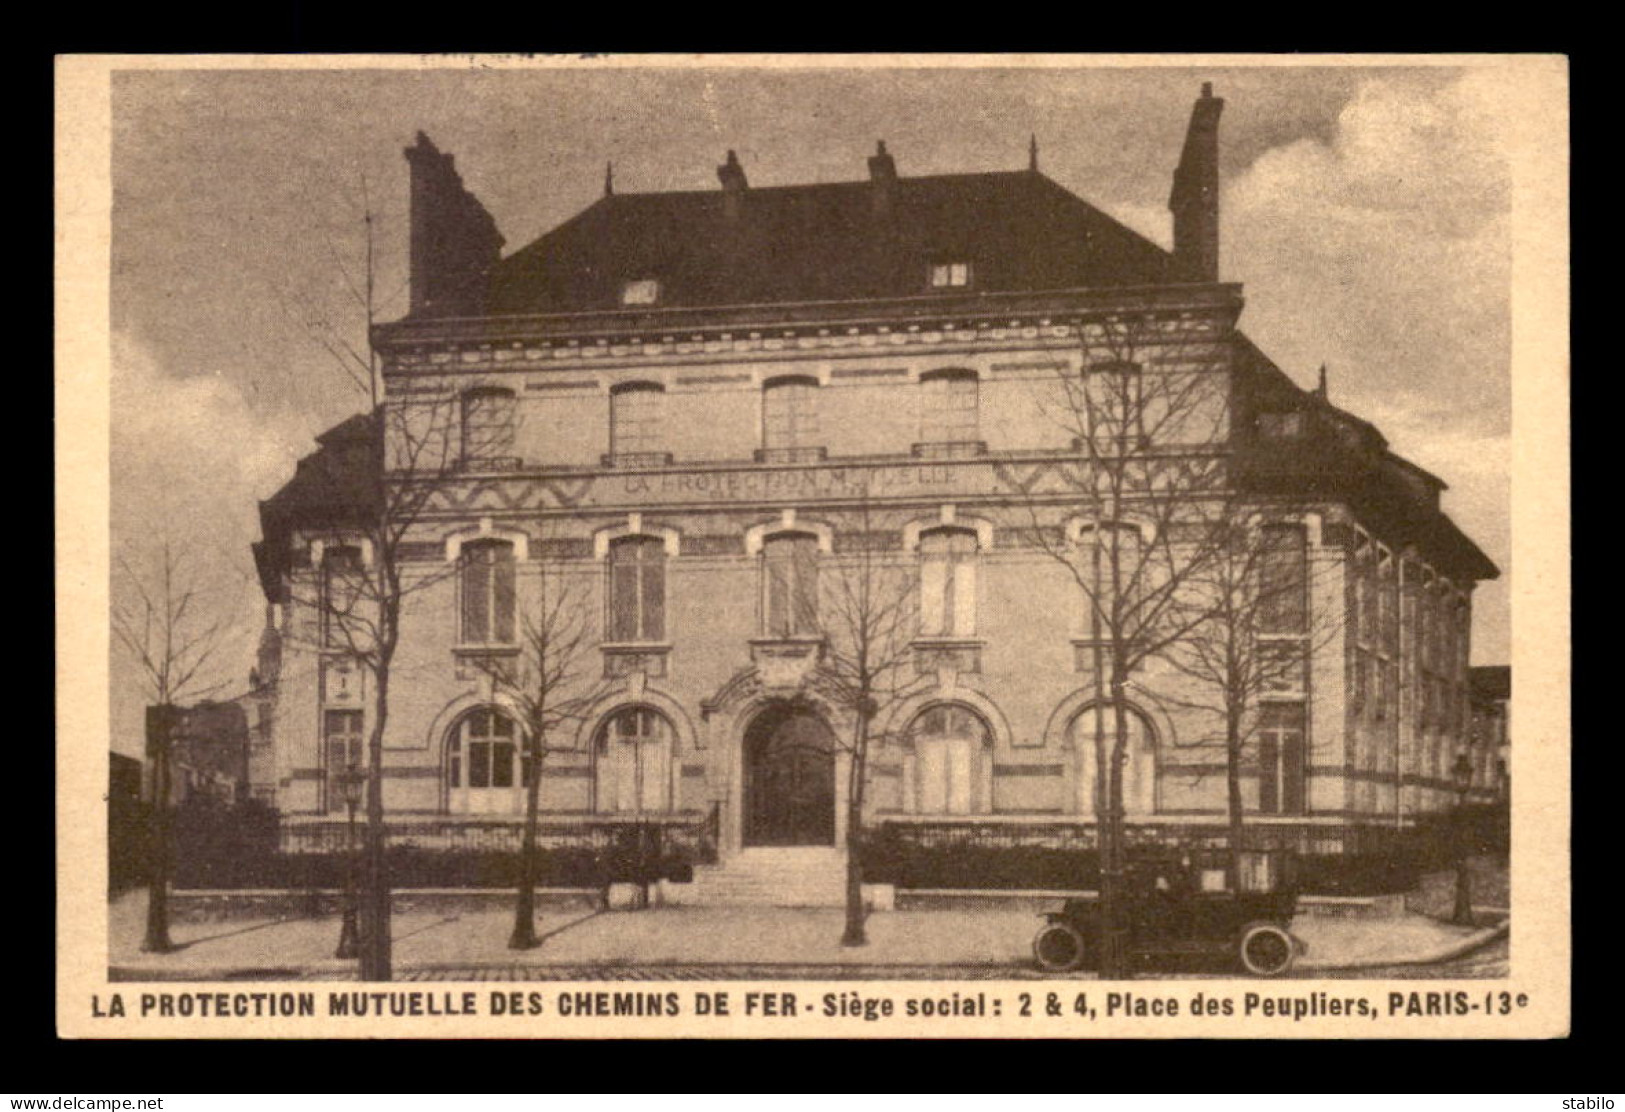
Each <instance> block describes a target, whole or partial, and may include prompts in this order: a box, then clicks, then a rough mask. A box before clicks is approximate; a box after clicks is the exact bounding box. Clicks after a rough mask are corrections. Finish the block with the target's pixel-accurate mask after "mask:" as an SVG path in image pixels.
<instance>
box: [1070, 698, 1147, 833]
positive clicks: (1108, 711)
mask: <svg viewBox="0 0 1625 1112" xmlns="http://www.w3.org/2000/svg"><path fill="white" fill-rule="evenodd" d="M1126 710H1127V713H1126V715H1125V721H1124V725H1125V727H1126V728H1127V733H1128V739H1127V741H1128V744H1127V746H1126V747H1125V752H1124V757H1125V760H1124V762H1123V813H1124V814H1126V815H1149V814H1153V813H1155V812H1156V809H1157V804H1156V799H1157V758H1156V747H1155V745H1154V744H1153V735H1152V731H1151V724H1150V723H1149V722H1148V721H1146V718H1145V715H1143V714H1141V713H1140V712H1139V711H1138V710H1135V709H1134V708H1132V707H1129V708H1126ZM1067 736H1068V741H1069V742H1070V743H1071V745H1072V747H1073V749H1074V750H1075V751H1076V752H1077V754H1078V767H1079V769H1080V771H1081V775H1080V776H1079V777H1078V810H1079V811H1080V812H1081V813H1083V814H1086V815H1091V816H1097V817H1098V816H1100V815H1102V814H1104V813H1105V809H1106V802H1107V801H1106V798H1105V795H1106V789H1107V781H1106V777H1104V776H1101V775H1099V770H1100V768H1102V767H1104V766H1103V765H1102V764H1101V762H1100V757H1102V756H1103V757H1104V759H1105V761H1107V762H1109V761H1110V760H1111V757H1112V753H1113V751H1114V750H1115V748H1116V745H1117V715H1116V713H1115V712H1114V711H1113V710H1112V706H1111V704H1110V703H1094V704H1091V705H1090V706H1087V707H1084V708H1083V709H1082V710H1081V711H1079V712H1078V713H1077V715H1076V716H1075V717H1074V718H1073V719H1072V721H1071V723H1070V724H1069V725H1068V727H1067Z"/></svg>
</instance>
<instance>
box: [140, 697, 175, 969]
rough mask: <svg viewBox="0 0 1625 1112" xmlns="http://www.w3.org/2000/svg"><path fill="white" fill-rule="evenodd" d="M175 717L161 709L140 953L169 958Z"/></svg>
mask: <svg viewBox="0 0 1625 1112" xmlns="http://www.w3.org/2000/svg"><path fill="white" fill-rule="evenodd" d="M173 717H174V708H173V707H172V706H170V705H169V704H167V703H165V704H163V705H162V706H161V707H160V708H159V716H158V723H157V730H156V731H155V735H154V737H153V762H152V821H151V824H150V831H151V837H150V839H149V842H148V847H147V866H148V870H149V872H148V883H147V933H146V936H145V937H144V938H143V939H142V940H141V950H142V952H143V953H148V954H167V953H169V952H170V951H171V950H173V949H174V948H175V944H174V943H173V942H171V941H170V938H169V871H170V860H171V853H170V842H171V838H170V825H169V818H170V810H169V795H170V786H169V780H170V767H169V747H170V740H171V734H172V730H173Z"/></svg>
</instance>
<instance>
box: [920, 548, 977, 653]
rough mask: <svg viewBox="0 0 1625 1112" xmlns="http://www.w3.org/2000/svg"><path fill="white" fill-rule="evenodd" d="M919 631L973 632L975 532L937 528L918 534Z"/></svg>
mask: <svg viewBox="0 0 1625 1112" xmlns="http://www.w3.org/2000/svg"><path fill="white" fill-rule="evenodd" d="M920 632H921V633H923V634H924V635H925V636H927V637H971V636H974V635H975V633H976V534H975V533H972V532H970V531H969V530H965V529H939V530H937V531H935V532H931V533H926V534H924V535H923V536H921V537H920Z"/></svg>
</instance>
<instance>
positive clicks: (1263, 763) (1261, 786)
mask: <svg viewBox="0 0 1625 1112" xmlns="http://www.w3.org/2000/svg"><path fill="white" fill-rule="evenodd" d="M1303 749H1304V711H1303V704H1302V703H1265V704H1264V705H1263V706H1262V707H1260V708H1259V723H1258V810H1259V812H1260V813H1261V814H1266V815H1301V814H1303V812H1304V794H1305V793H1304V752H1303Z"/></svg>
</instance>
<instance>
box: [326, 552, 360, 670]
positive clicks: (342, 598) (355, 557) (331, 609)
mask: <svg viewBox="0 0 1625 1112" xmlns="http://www.w3.org/2000/svg"><path fill="white" fill-rule="evenodd" d="M365 593H366V573H365V571H364V570H363V568H362V566H361V550H360V549H359V548H353V547H350V546H344V547H342V548H329V549H327V550H326V551H325V552H323V553H322V603H321V608H322V644H323V645H324V646H326V647H327V648H330V649H358V648H361V647H362V646H363V643H364V642H363V637H362V634H363V633H364V631H365V629H364V626H363V624H362V619H361V615H360V614H359V612H358V609H359V607H360V605H361V601H362V596H363V595H364V594H365Z"/></svg>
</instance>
